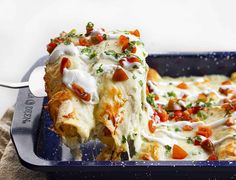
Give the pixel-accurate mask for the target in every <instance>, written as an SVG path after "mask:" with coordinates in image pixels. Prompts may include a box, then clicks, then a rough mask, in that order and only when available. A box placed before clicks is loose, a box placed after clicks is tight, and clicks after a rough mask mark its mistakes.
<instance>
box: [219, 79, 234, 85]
mask: <svg viewBox="0 0 236 180" xmlns="http://www.w3.org/2000/svg"><path fill="white" fill-rule="evenodd" d="M221 84H222V85H231V84H232V83H231V81H230V80H226V81H223V82H222V83H221Z"/></svg>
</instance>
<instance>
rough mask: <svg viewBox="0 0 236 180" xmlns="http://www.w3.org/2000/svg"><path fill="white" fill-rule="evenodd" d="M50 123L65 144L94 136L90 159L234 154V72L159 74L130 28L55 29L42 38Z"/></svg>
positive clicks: (73, 145)
mask: <svg viewBox="0 0 236 180" xmlns="http://www.w3.org/2000/svg"><path fill="white" fill-rule="evenodd" d="M48 52H49V53H50V56H49V60H48V62H47V65H46V69H45V71H46V75H45V86H46V91H47V94H48V98H49V103H48V110H49V112H50V115H51V117H52V119H53V124H54V127H53V128H54V131H55V132H56V133H58V134H59V135H60V136H61V137H62V138H63V140H64V143H65V144H66V145H68V146H69V147H70V148H71V149H76V148H78V146H79V144H81V143H83V142H87V141H89V140H91V139H95V138H98V139H99V140H100V141H101V142H102V143H103V144H105V148H104V149H103V150H102V151H101V153H100V154H99V155H98V157H97V159H98V160H120V159H122V156H123V155H124V153H125V154H126V155H127V156H126V159H129V160H216V159H232V160H234V159H235V157H236V154H234V151H235V146H236V145H235V137H236V131H235V119H236V113H235V111H236V85H235V81H236V78H235V77H236V75H235V74H232V77H231V79H230V78H228V77H225V76H222V75H209V76H204V77H179V78H170V77H160V76H159V75H158V73H157V72H156V71H155V70H153V69H150V68H149V67H148V65H147V64H146V61H145V58H146V57H147V52H146V51H145V49H144V44H143V42H142V41H141V40H140V33H139V31H138V30H134V31H120V30H117V31H106V30H104V29H102V28H95V27H94V25H93V24H92V23H88V24H87V26H86V32H85V33H84V34H78V33H77V32H76V31H75V30H72V31H70V32H69V33H66V32H63V33H61V34H60V36H59V37H56V38H54V39H52V40H51V42H50V43H49V44H48Z"/></svg>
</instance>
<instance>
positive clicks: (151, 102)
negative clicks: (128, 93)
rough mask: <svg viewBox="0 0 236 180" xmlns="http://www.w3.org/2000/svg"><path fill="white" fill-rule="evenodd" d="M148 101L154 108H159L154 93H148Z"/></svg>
mask: <svg viewBox="0 0 236 180" xmlns="http://www.w3.org/2000/svg"><path fill="white" fill-rule="evenodd" d="M146 99H147V102H148V103H149V104H150V105H151V106H152V107H153V108H154V109H157V106H156V104H155V101H154V100H155V95H154V94H151V93H150V94H148V95H147V97H146Z"/></svg>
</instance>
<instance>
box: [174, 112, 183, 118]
mask: <svg viewBox="0 0 236 180" xmlns="http://www.w3.org/2000/svg"><path fill="white" fill-rule="evenodd" d="M182 115H183V112H182V111H175V112H174V117H182Z"/></svg>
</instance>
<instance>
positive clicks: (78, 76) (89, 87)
mask: <svg viewBox="0 0 236 180" xmlns="http://www.w3.org/2000/svg"><path fill="white" fill-rule="evenodd" d="M63 83H64V84H65V85H66V86H67V87H68V88H70V89H72V84H73V83H76V84H78V85H79V86H81V87H82V88H83V89H84V90H85V91H86V92H87V93H89V94H91V96H92V98H91V102H90V103H91V104H97V103H98V102H99V97H98V93H97V85H96V79H95V78H94V77H93V76H91V75H90V74H89V73H88V72H86V71H84V70H82V69H79V70H78V69H72V70H69V69H67V68H64V71H63Z"/></svg>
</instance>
